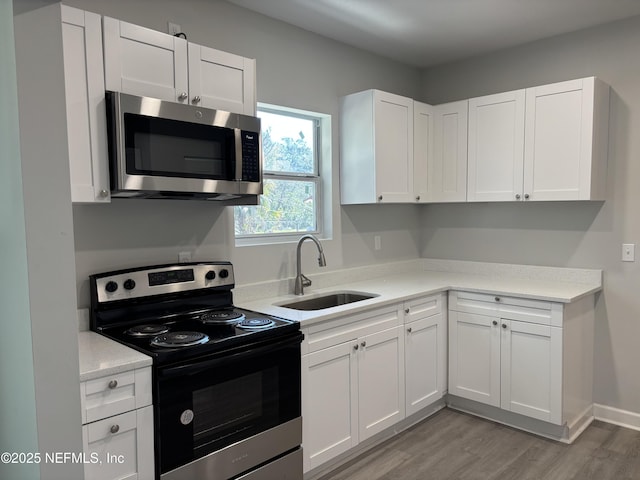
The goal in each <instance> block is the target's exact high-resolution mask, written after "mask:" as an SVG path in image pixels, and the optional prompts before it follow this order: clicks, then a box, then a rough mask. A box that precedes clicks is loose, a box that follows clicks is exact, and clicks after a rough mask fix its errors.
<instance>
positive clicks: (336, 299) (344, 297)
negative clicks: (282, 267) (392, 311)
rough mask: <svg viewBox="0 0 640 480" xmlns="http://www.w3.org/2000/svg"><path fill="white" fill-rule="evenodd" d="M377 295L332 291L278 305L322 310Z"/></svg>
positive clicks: (294, 308) (296, 308)
mask: <svg viewBox="0 0 640 480" xmlns="http://www.w3.org/2000/svg"><path fill="white" fill-rule="evenodd" d="M377 296H378V295H377V294H375V293H363V292H333V293H327V294H325V295H320V296H318V297H311V298H306V299H304V300H297V301H295V302H290V303H285V304H281V305H278V306H279V307H284V308H291V309H293V310H323V309H325V308H331V307H338V306H340V305H346V304H348V303H354V302H361V301H362V300H369V299H370V298H375V297H377Z"/></svg>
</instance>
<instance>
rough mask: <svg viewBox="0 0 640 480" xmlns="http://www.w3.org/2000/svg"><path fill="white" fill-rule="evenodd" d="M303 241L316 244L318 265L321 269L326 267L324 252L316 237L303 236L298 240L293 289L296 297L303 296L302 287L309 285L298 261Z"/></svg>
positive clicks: (309, 281)
mask: <svg viewBox="0 0 640 480" xmlns="http://www.w3.org/2000/svg"><path fill="white" fill-rule="evenodd" d="M305 240H313V243H315V244H316V247H318V253H319V255H318V265H320V266H321V267H326V266H327V261H326V260H325V258H324V252H323V251H322V245H320V242H319V241H318V239H317V238H316V237H314V236H313V235H310V234H309V235H303V236H302V237H301V238H300V240H298V248H297V252H296V256H297V263H296V265H297V269H298V270H297V275H296V285H295V289H294V293H295V294H296V295H303V294H304V287H308V286H310V285H311V280H309V279H308V278H307V277H305V276H304V275H303V274H302V262H301V261H300V247H302V243H303V242H304V241H305Z"/></svg>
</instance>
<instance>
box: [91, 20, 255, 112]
mask: <svg viewBox="0 0 640 480" xmlns="http://www.w3.org/2000/svg"><path fill="white" fill-rule="evenodd" d="M103 25H104V55H105V86H106V89H107V90H113V91H118V92H124V93H129V94H132V95H139V96H147V97H154V98H160V99H163V100H169V101H174V102H180V103H190V104H193V105H202V106H204V107H208V108H217V109H221V110H228V111H231V112H234V113H243V114H246V115H255V111H256V97H255V90H256V87H255V60H252V59H246V58H243V57H240V56H238V55H233V54H230V53H226V52H221V51H219V50H215V49H213V48H209V47H203V46H200V45H196V44H192V43H188V42H187V41H186V40H184V39H183V38H180V37H174V36H172V35H169V34H166V33H162V32H158V31H155V30H151V29H148V28H145V27H141V26H138V25H133V24H131V23H127V22H123V21H120V20H116V19H114V18H109V17H104V19H103Z"/></svg>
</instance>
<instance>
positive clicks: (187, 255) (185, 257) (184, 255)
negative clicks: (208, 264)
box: [178, 252, 191, 263]
mask: <svg viewBox="0 0 640 480" xmlns="http://www.w3.org/2000/svg"><path fill="white" fill-rule="evenodd" d="M190 261H191V252H179V253H178V262H179V263H189V262H190Z"/></svg>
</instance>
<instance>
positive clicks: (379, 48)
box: [228, 0, 640, 67]
mask: <svg viewBox="0 0 640 480" xmlns="http://www.w3.org/2000/svg"><path fill="white" fill-rule="evenodd" d="M228 1H229V2H231V3H234V4H236V5H239V6H242V7H245V8H247V9H250V10H254V11H256V12H259V13H262V14H264V15H266V16H269V17H272V18H276V19H278V20H282V21H284V22H286V23H290V24H292V25H296V26H298V27H300V28H303V29H305V30H309V31H311V32H314V33H317V34H320V35H323V36H325V37H329V38H332V39H334V40H337V41H340V42H343V43H346V44H348V45H352V46H354V47H358V48H361V49H364V50H368V51H371V52H374V53H377V54H379V55H382V56H385V57H388V58H392V59H395V60H397V61H400V62H402V63H406V64H409V65H414V66H417V67H427V66H431V65H436V64H440V63H446V62H451V61H454V60H460V59H463V58H467V57H472V56H476V55H480V54H484V53H489V52H492V51H495V50H500V49H502V48H507V47H512V46H515V45H520V44H523V43H527V42H531V41H534V40H539V39H542V38H547V37H551V36H554V35H559V34H562V33H566V32H572V31H575V30H580V29H582V28H587V27H591V26H594V25H599V24H602V23H607V22H611V21H614V20H619V19H622V18H627V17H631V16H635V15H640V0H267V1H265V0H228Z"/></svg>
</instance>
